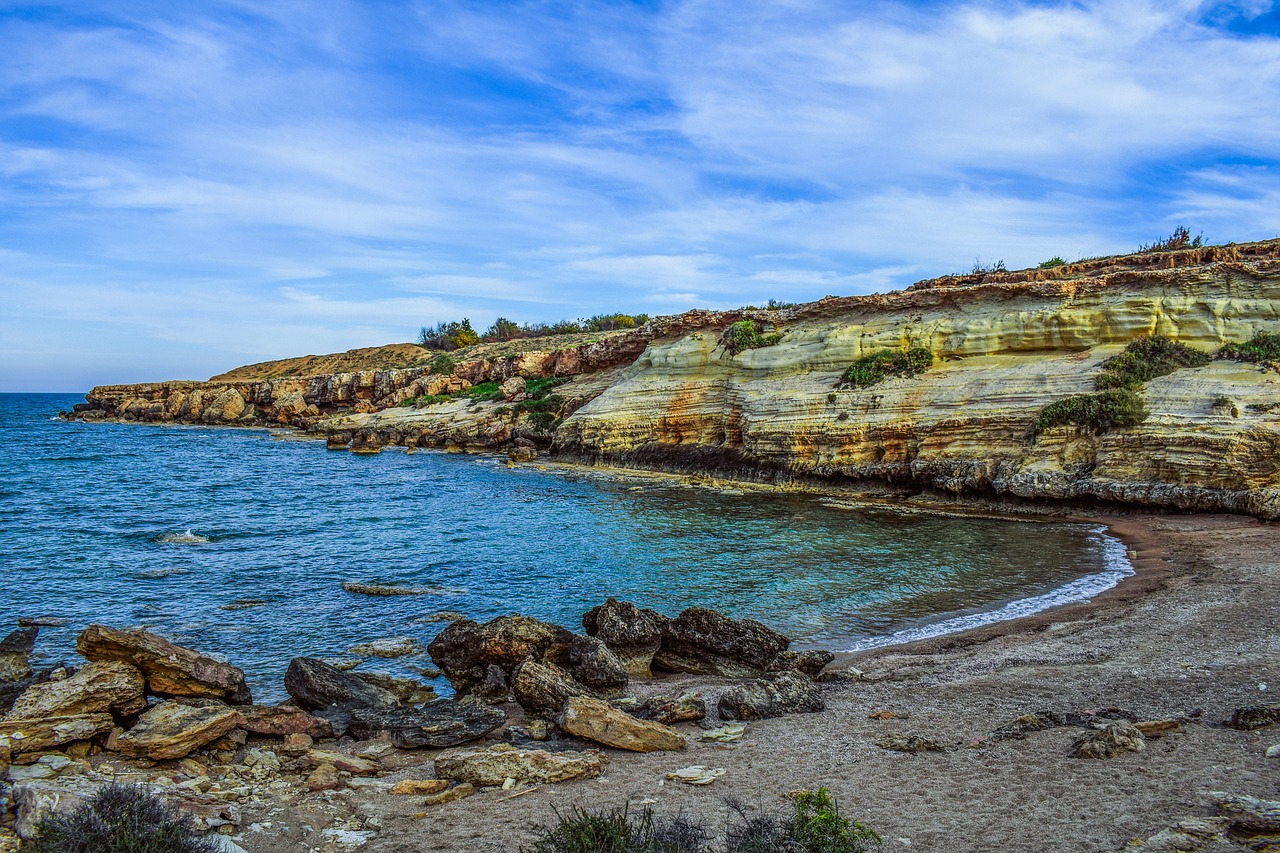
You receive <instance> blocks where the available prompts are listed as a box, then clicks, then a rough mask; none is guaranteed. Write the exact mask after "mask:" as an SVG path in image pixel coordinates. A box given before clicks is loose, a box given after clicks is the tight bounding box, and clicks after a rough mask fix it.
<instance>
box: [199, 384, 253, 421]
mask: <svg viewBox="0 0 1280 853" xmlns="http://www.w3.org/2000/svg"><path fill="white" fill-rule="evenodd" d="M246 406H247V404H246V403H245V401H244V397H242V396H240V392H239V391H237V390H236V389H234V388H226V389H224V390H223V391H222V392H221V393H220V394H218V396H216V397H214V398H213V400H212V401H211V402H210V403H209V404H208V405H207V406H205V408H204V411H203V412H201V413H200V420H202V421H204V422H205V423H207V424H225V423H231V422H232V421H235V420H238V419H239V418H240V416H241V415H243V414H244V412H245V407H246Z"/></svg>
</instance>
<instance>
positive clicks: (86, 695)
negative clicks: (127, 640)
mask: <svg viewBox="0 0 1280 853" xmlns="http://www.w3.org/2000/svg"><path fill="white" fill-rule="evenodd" d="M146 707H147V698H146V696H145V695H143V679H142V673H141V672H140V671H139V670H138V668H137V667H136V666H133V665H132V664H128V663H121V662H120V661H105V662H103V663H91V664H89V665H88V666H85V667H82V668H81V669H80V670H79V671H77V672H76V673H75V675H72V676H71V677H70V678H64V679H62V680H61V681H46V682H44V683H43V684H33V685H32V686H31V687H28V688H27V690H26V692H24V693H23V694H22V695H21V696H19V697H18V699H17V701H16V702H14V703H13V707H12V708H11V709H10V710H9V713H8V714H7V715H6V717H7V718H8V719H14V720H36V719H40V718H42V717H66V716H74V715H77V714H102V713H108V714H115V715H116V716H118V717H126V716H128V715H130V714H136V713H138V712H139V711H141V710H143V709H144V708H146Z"/></svg>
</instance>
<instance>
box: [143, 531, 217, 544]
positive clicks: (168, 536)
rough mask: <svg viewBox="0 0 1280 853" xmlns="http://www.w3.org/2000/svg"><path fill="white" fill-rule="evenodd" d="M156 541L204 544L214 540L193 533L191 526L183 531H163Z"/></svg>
mask: <svg viewBox="0 0 1280 853" xmlns="http://www.w3.org/2000/svg"><path fill="white" fill-rule="evenodd" d="M156 541H157V542H163V543H164V544H166V545H203V544H205V543H206V542H210V541H212V540H211V539H209V537H208V536H201V535H200V534H199V533H192V532H191V528H190V527H188V528H187V529H186V530H185V531H184V532H182V533H161V534H160V535H159V536H157V537H156Z"/></svg>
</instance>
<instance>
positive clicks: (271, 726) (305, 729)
mask: <svg viewBox="0 0 1280 853" xmlns="http://www.w3.org/2000/svg"><path fill="white" fill-rule="evenodd" d="M236 710H237V711H239V712H240V728H242V729H244V730H245V731H246V732H251V733H252V734H255V735H265V736H266V737H288V736H289V735H307V736H308V737H313V738H321V737H333V726H332V725H331V724H330V723H329V721H328V720H322V719H320V718H319V717H317V716H314V715H313V714H308V713H307V712H306V711H303V710H301V709H300V708H290V707H288V706H280V705H276V706H270V705H247V706H243V707H240V708H237V709H236Z"/></svg>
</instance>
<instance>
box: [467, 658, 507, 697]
mask: <svg viewBox="0 0 1280 853" xmlns="http://www.w3.org/2000/svg"><path fill="white" fill-rule="evenodd" d="M466 698H467V701H469V702H484V703H486V704H488V705H505V704H506V703H507V702H514V701H515V697H514V696H512V695H511V685H510V684H509V683H508V682H507V674H506V673H505V672H504V671H503V669H502V667H500V666H498V665H497V664H496V663H491V664H489V669H488V671H487V672H486V673H485V677H484V681H482V682H481V683H480V684H478V685H476V686H475V687H473V688H471V692H470V693H468V694H467V697H466Z"/></svg>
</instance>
